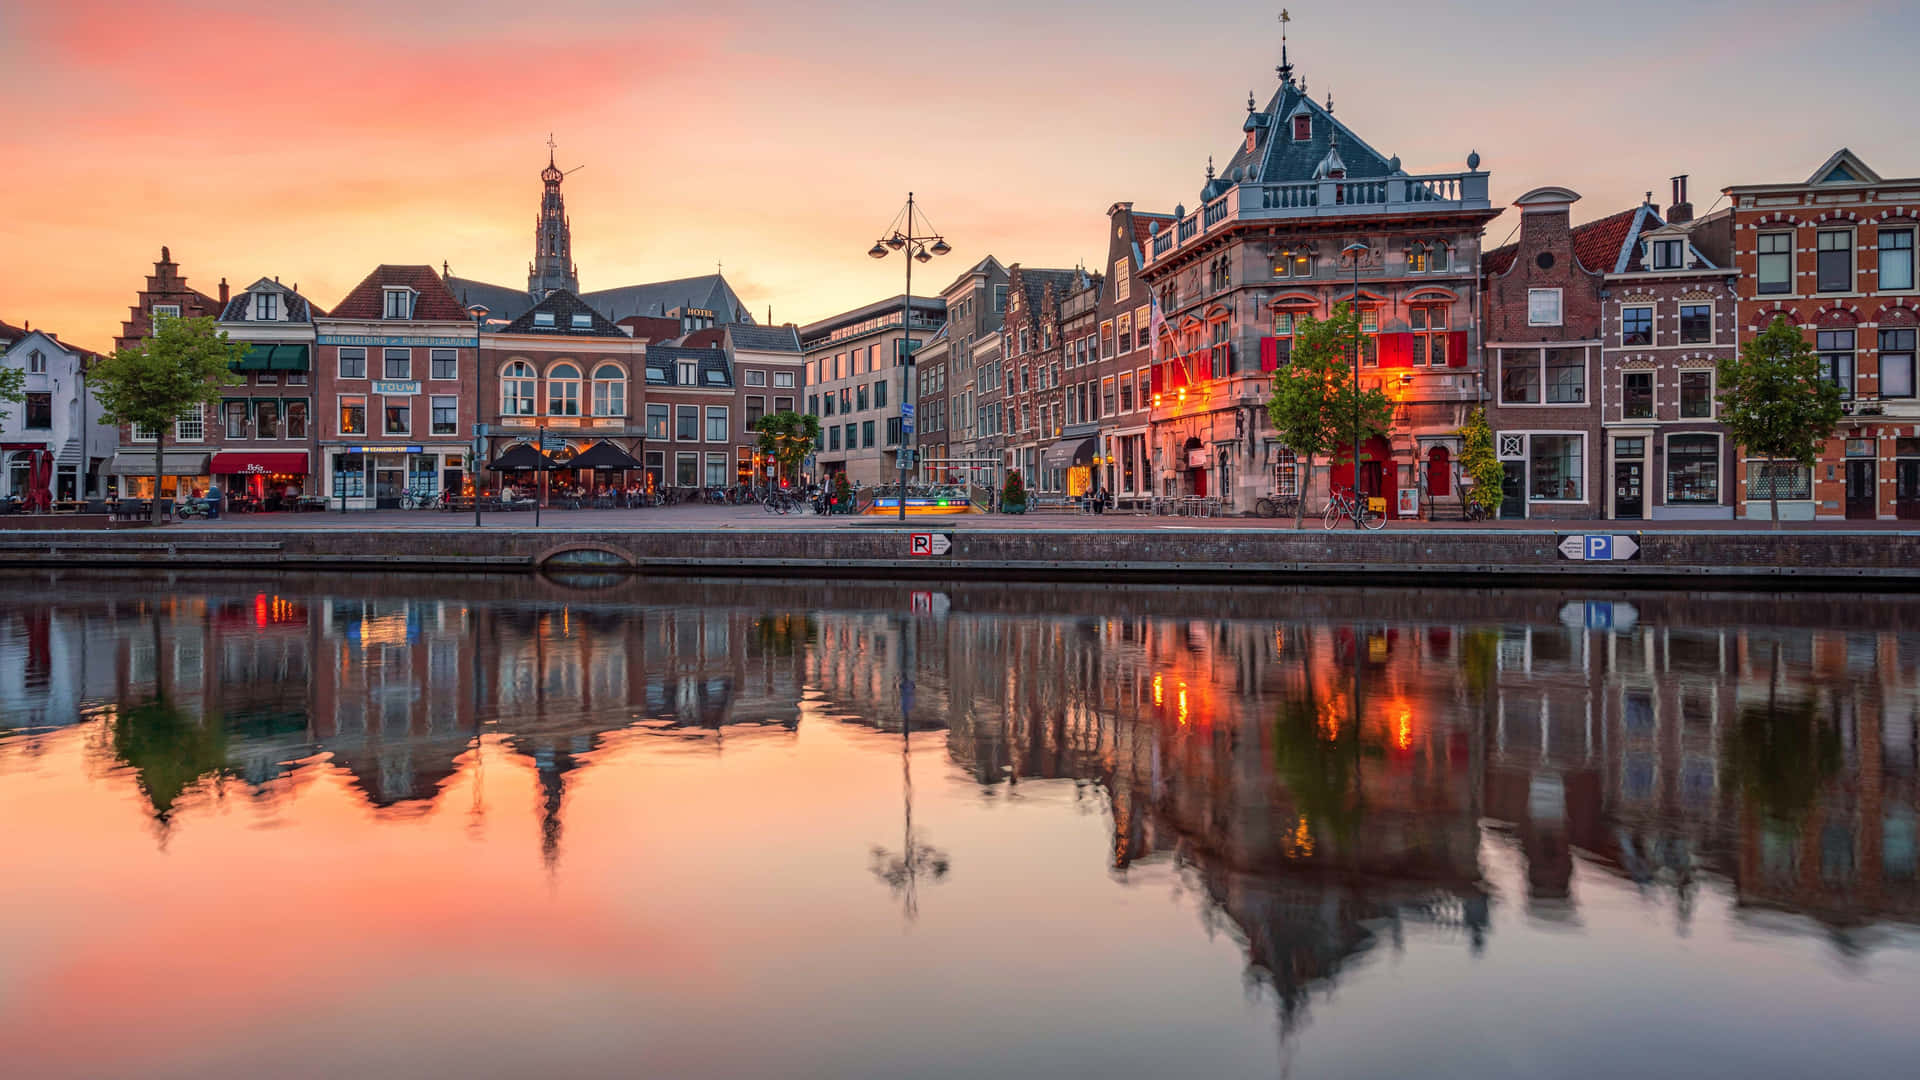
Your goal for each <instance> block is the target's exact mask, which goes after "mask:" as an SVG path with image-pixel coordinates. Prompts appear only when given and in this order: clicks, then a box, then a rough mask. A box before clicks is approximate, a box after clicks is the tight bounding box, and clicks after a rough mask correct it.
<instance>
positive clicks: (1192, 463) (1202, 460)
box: [1187, 448, 1209, 469]
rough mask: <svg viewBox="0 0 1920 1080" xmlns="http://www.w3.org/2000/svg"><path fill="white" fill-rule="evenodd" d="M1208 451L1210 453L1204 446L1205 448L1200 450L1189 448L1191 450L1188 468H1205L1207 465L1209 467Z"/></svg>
mask: <svg viewBox="0 0 1920 1080" xmlns="http://www.w3.org/2000/svg"><path fill="white" fill-rule="evenodd" d="M1208 453H1209V451H1207V450H1206V449H1204V448H1203V449H1199V450H1189V451H1187V468H1189V469H1204V468H1206V467H1207V455H1208Z"/></svg>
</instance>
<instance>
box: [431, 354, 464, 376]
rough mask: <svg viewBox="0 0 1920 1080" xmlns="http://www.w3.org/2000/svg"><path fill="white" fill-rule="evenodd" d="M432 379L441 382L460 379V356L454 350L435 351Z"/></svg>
mask: <svg viewBox="0 0 1920 1080" xmlns="http://www.w3.org/2000/svg"><path fill="white" fill-rule="evenodd" d="M432 356H433V360H432V364H433V367H432V377H433V378H434V379H436V380H438V381H440V382H445V381H447V380H448V379H457V378H459V377H460V354H459V353H457V352H454V351H453V350H452V349H435V350H433V354H432Z"/></svg>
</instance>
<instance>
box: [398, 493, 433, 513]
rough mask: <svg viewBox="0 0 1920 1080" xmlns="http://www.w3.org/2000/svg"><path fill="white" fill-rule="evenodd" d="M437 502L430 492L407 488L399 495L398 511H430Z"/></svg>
mask: <svg viewBox="0 0 1920 1080" xmlns="http://www.w3.org/2000/svg"><path fill="white" fill-rule="evenodd" d="M437 502H438V500H437V499H436V498H435V497H434V494H433V492H431V491H426V490H422V489H418V488H409V489H408V490H406V491H403V492H401V493H400V509H402V510H431V509H433V508H434V505H435V504H436V503H437Z"/></svg>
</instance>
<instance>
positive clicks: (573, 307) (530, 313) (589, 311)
mask: <svg viewBox="0 0 1920 1080" xmlns="http://www.w3.org/2000/svg"><path fill="white" fill-rule="evenodd" d="M542 312H552V313H553V325H552V326H537V325H535V323H534V316H536V315H538V314H540V313H542ZM575 315H585V316H587V318H588V319H589V325H587V326H584V327H576V326H574V325H573V317H574V316H575ZM495 332H496V333H501V334H561V335H564V336H567V337H613V338H622V339H624V338H625V337H626V336H627V332H626V331H625V330H622V329H620V327H618V326H616V325H615V324H614V323H613V320H611V319H609V318H607V317H606V316H605V315H602V314H600V313H599V312H597V311H595V310H593V308H591V307H589V306H588V305H587V303H586V301H584V300H582V299H580V298H579V297H577V296H575V295H573V294H572V293H570V292H568V291H567V290H565V289H555V290H554V291H553V292H550V293H548V294H547V298H546V299H545V300H542V301H540V302H539V303H537V304H535V305H533V306H532V307H531V308H528V309H527V310H526V311H525V312H523V313H522V314H521V315H520V316H519V317H517V318H515V319H514V320H513V321H512V322H510V323H508V324H507V325H506V326H505V327H502V328H501V329H499V330H497V331H495Z"/></svg>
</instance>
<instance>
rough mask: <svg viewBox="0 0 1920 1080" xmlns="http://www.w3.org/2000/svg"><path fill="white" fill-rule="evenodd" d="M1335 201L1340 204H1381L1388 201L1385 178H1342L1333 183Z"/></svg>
mask: <svg viewBox="0 0 1920 1080" xmlns="http://www.w3.org/2000/svg"><path fill="white" fill-rule="evenodd" d="M1333 201H1334V203H1335V204H1336V205H1339V206H1381V205H1384V204H1385V203H1386V201H1387V182H1386V181H1385V180H1341V181H1337V182H1335V183H1334V185H1333Z"/></svg>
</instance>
